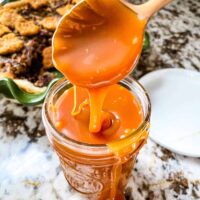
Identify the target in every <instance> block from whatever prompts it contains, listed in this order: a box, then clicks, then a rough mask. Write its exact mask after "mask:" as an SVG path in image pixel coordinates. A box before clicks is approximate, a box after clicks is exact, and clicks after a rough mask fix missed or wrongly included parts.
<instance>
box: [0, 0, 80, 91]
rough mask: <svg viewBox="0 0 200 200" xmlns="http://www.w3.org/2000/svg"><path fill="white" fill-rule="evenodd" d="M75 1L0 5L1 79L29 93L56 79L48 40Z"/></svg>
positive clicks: (42, 0) (28, 0)
mask: <svg viewBox="0 0 200 200" xmlns="http://www.w3.org/2000/svg"><path fill="white" fill-rule="evenodd" d="M77 2H78V1H77V0H74V1H73V0H20V1H16V2H12V3H7V4H6V5H4V6H0V78H3V77H8V78H12V79H13V80H14V81H15V82H16V83H17V84H18V85H19V86H20V87H21V88H23V89H24V90H26V91H28V92H31V93H38V92H42V91H43V90H45V88H46V86H47V85H48V84H49V82H50V81H51V80H52V79H54V78H55V75H54V73H52V70H51V68H53V63H52V57H51V40H52V36H53V33H54V31H55V28H56V24H57V23H58V21H59V19H60V18H61V16H62V15H64V14H65V13H66V12H67V11H69V10H70V9H71V7H72V6H73V5H74V4H76V3H77Z"/></svg>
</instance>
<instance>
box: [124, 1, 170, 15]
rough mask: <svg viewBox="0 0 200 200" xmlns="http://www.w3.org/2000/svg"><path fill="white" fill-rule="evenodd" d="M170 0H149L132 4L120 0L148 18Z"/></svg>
mask: <svg viewBox="0 0 200 200" xmlns="http://www.w3.org/2000/svg"><path fill="white" fill-rule="evenodd" d="M171 1H172V0H149V1H148V2H146V3H144V4H141V5H133V4H131V3H128V2H127V1H125V0H121V2H122V3H123V4H125V5H126V6H128V7H129V8H130V9H131V10H133V11H134V12H136V13H138V14H139V15H140V16H142V17H145V18H150V17H151V16H152V15H153V14H154V13H156V12H157V11H158V10H160V9H161V8H162V7H164V6H166V5H167V4H168V3H170V2H171Z"/></svg>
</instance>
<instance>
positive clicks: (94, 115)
mask: <svg viewBox="0 0 200 200" xmlns="http://www.w3.org/2000/svg"><path fill="white" fill-rule="evenodd" d="M108 89H109V87H101V88H96V89H88V94H89V101H90V123H89V131H90V132H91V133H98V132H99V131H100V130H101V127H102V122H103V120H105V119H103V109H102V108H103V103H104V99H105V97H106V94H107V92H108ZM108 120H109V119H108Z"/></svg>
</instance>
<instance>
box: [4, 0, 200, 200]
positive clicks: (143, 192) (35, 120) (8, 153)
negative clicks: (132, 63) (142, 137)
mask: <svg viewBox="0 0 200 200" xmlns="http://www.w3.org/2000/svg"><path fill="white" fill-rule="evenodd" d="M199 27H200V1H198V0H196V1H195V0H179V1H176V0H175V1H174V2H173V3H172V4H171V5H169V6H168V7H167V8H165V9H164V10H162V11H160V12H159V13H158V14H157V16H155V17H154V18H153V19H152V20H151V22H150V24H149V25H148V32H149V33H150V36H151V42H152V45H151V49H150V50H149V51H147V52H145V53H143V55H142V58H141V60H140V64H139V66H138V68H137V70H136V72H135V76H137V77H139V76H141V75H142V74H144V73H147V72H149V71H152V70H155V69H157V68H166V67H182V68H183V67H184V68H189V69H193V70H198V71H199V69H200V31H199ZM40 112H41V109H40V108H38V107H29V108H28V107H25V106H21V105H18V104H15V103H12V102H10V101H8V100H6V99H4V98H2V99H1V100H0V200H76V199H77V200H81V197H79V196H78V194H76V193H75V192H74V191H72V189H71V188H70V187H69V185H68V184H67V182H66V181H65V178H64V176H63V173H62V171H61V169H60V167H59V162H58V158H57V156H56V155H55V153H54V152H53V151H52V149H51V148H50V145H49V142H48V140H47V137H46V136H45V132H44V128H43V125H42V122H41V113H40ZM126 197H127V200H165V199H167V200H174V199H179V200H193V199H194V200H195V199H198V200H200V159H198V158H189V157H184V156H180V155H177V154H174V153H172V152H170V151H168V150H166V149H165V148H162V147H160V146H158V145H157V144H155V143H154V142H152V141H151V140H149V141H148V143H147V144H146V145H145V147H144V148H143V149H142V150H141V152H140V154H139V156H138V158H137V162H136V165H135V167H134V169H133V171H132V175H131V177H130V181H129V184H128V187H127V190H126Z"/></svg>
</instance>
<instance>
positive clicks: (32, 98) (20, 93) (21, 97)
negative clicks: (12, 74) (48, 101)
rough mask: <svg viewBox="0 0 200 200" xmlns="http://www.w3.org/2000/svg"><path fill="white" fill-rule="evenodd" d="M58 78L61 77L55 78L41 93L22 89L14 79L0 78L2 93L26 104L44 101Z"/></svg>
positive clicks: (37, 103)
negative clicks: (32, 92)
mask: <svg viewBox="0 0 200 200" xmlns="http://www.w3.org/2000/svg"><path fill="white" fill-rule="evenodd" d="M58 80H59V78H55V79H53V80H52V81H51V82H50V83H49V85H48V87H47V89H46V90H45V91H44V92H42V93H40V94H31V93H28V92H25V91H24V90H22V89H20V88H19V87H18V86H17V84H16V83H15V82H14V81H13V80H12V79H10V78H3V79H1V80H0V93H1V94H3V95H4V96H5V97H7V98H10V99H16V100H17V101H18V102H19V103H21V104H24V105H28V106H34V105H39V104H41V103H42V102H43V101H44V98H45V96H46V94H47V92H48V91H49V89H50V88H51V87H52V85H54V84H55V83H56V82H57V81H58Z"/></svg>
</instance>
